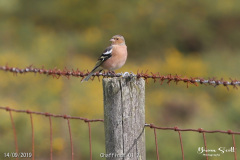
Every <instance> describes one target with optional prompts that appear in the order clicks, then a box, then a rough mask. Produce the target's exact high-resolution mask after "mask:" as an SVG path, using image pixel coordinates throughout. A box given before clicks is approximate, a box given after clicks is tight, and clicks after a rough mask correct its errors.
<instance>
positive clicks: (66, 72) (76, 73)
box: [0, 65, 240, 90]
mask: <svg viewBox="0 0 240 160" xmlns="http://www.w3.org/2000/svg"><path fill="white" fill-rule="evenodd" d="M0 70H2V71H6V72H12V73H14V74H26V73H35V74H44V75H50V76H53V78H57V79H58V78H60V77H61V76H64V77H67V78H70V77H71V76H72V77H78V78H81V80H82V79H83V78H84V77H86V76H87V75H88V74H89V73H90V72H89V71H88V70H87V71H85V70H83V71H80V70H79V69H76V70H74V69H71V70H70V69H67V68H64V69H63V70H60V69H57V68H54V69H45V68H44V67H42V68H35V67H33V66H32V65H30V66H28V67H26V68H22V69H21V68H18V67H9V66H8V65H5V66H0ZM121 76H124V74H123V73H112V72H105V71H104V72H102V73H98V72H97V73H95V74H93V76H92V78H91V80H94V79H95V78H96V77H97V78H98V80H99V81H100V77H103V78H105V77H121ZM128 76H133V77H137V78H144V80H145V81H146V82H148V80H149V79H151V80H153V82H154V83H156V82H159V83H160V84H163V82H164V81H166V83H167V84H169V85H170V83H171V82H175V83H176V84H178V83H179V82H184V83H186V84H187V87H188V86H189V84H193V85H195V86H198V84H204V85H210V86H214V87H217V86H220V85H222V86H224V87H226V88H227V89H228V90H229V86H233V88H234V89H238V86H240V81H239V80H236V79H235V80H234V79H232V78H229V80H230V81H226V80H224V79H223V78H221V79H217V78H216V77H213V78H208V79H204V78H200V77H190V78H188V77H186V76H184V77H183V76H181V75H177V74H176V75H172V74H168V75H161V74H160V73H159V72H157V73H153V72H149V71H148V70H146V71H139V70H138V71H137V74H133V73H130V74H128Z"/></svg>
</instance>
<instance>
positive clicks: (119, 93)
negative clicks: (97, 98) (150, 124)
mask: <svg viewBox="0 0 240 160" xmlns="http://www.w3.org/2000/svg"><path fill="white" fill-rule="evenodd" d="M103 93H104V128H105V143H106V144H105V145H106V153H105V154H104V157H106V159H107V160H146V149H145V130H144V126H145V81H144V80H143V79H142V78H140V79H137V78H136V77H127V78H122V77H115V78H104V79H103Z"/></svg>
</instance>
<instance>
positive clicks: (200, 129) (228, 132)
mask: <svg viewBox="0 0 240 160" xmlns="http://www.w3.org/2000/svg"><path fill="white" fill-rule="evenodd" d="M145 126H146V127H150V128H152V129H153V132H154V136H155V145H156V153H157V160H159V153H158V143H157V134H156V129H158V130H173V131H176V132H178V133H179V140H180V145H181V151H182V159H183V160H184V152H183V142H182V138H181V134H180V132H184V131H185V132H187V131H188V132H199V133H202V135H203V142H204V148H205V150H206V159H207V160H208V154H207V139H206V135H205V134H206V133H222V134H229V135H232V141H233V147H234V148H236V141H235V136H234V135H240V132H233V131H231V130H227V131H223V130H204V129H202V128H199V129H180V128H178V127H158V126H155V125H154V124H145ZM234 160H237V153H236V150H234Z"/></svg>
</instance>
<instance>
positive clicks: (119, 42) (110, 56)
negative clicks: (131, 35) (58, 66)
mask: <svg viewBox="0 0 240 160" xmlns="http://www.w3.org/2000/svg"><path fill="white" fill-rule="evenodd" d="M110 41H111V42H112V43H111V45H110V46H109V47H107V48H106V49H105V50H104V51H103V53H102V55H101V56H100V57H99V58H98V61H97V63H96V65H95V66H94V67H93V69H92V71H91V72H90V73H89V74H88V76H87V77H85V78H84V79H83V80H82V82H84V81H88V80H89V79H90V77H91V76H92V75H93V74H94V73H96V72H101V71H102V70H108V71H110V72H114V70H116V69H119V68H121V67H122V66H123V65H124V64H125V62H126V60H127V55H128V52H127V46H126V43H125V39H124V37H123V36H121V35H115V36H113V37H112V38H111V39H110Z"/></svg>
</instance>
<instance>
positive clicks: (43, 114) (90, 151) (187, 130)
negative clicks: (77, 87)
mask: <svg viewBox="0 0 240 160" xmlns="http://www.w3.org/2000/svg"><path fill="white" fill-rule="evenodd" d="M0 110H5V111H7V112H9V115H10V119H11V125H12V129H13V134H14V142H15V150H16V153H18V152H19V149H18V141H17V132H16V128H15V124H14V120H13V116H12V112H16V113H25V114H29V115H30V121H31V132H32V137H31V138H32V139H31V140H32V156H33V157H32V159H33V160H34V153H35V149H34V121H33V115H40V116H45V117H48V118H49V126H50V132H49V133H50V159H51V160H52V159H53V158H52V157H53V145H52V140H53V133H52V119H51V118H52V117H54V118H63V119H66V120H67V125H68V130H69V138H70V146H71V159H72V160H73V159H74V152H73V150H74V149H73V138H72V131H71V125H70V120H71V119H76V120H81V121H84V122H86V123H87V124H88V133H89V153H90V160H92V138H91V125H90V124H91V123H92V122H103V121H104V120H103V119H88V118H83V117H74V116H69V115H59V114H52V113H47V112H36V111H30V110H19V109H13V108H10V107H2V106H0ZM146 127H149V128H151V129H153V132H154V139H155V146H156V155H157V159H158V160H159V151H158V142H157V131H156V130H172V131H176V132H178V135H179V141H180V146H181V153H182V159H183V160H184V147H183V141H182V136H181V135H182V132H198V133H201V134H202V135H203V141H204V148H205V150H206V159H208V155H207V140H206V134H210V133H211V134H213V133H221V134H228V135H231V136H232V141H233V147H234V148H236V141H235V135H240V132H234V131H231V130H227V131H224V130H204V129H202V128H199V129H181V128H178V127H159V126H155V125H154V124H145V128H146ZM234 158H235V160H237V153H236V150H234ZM16 159H18V157H16Z"/></svg>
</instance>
